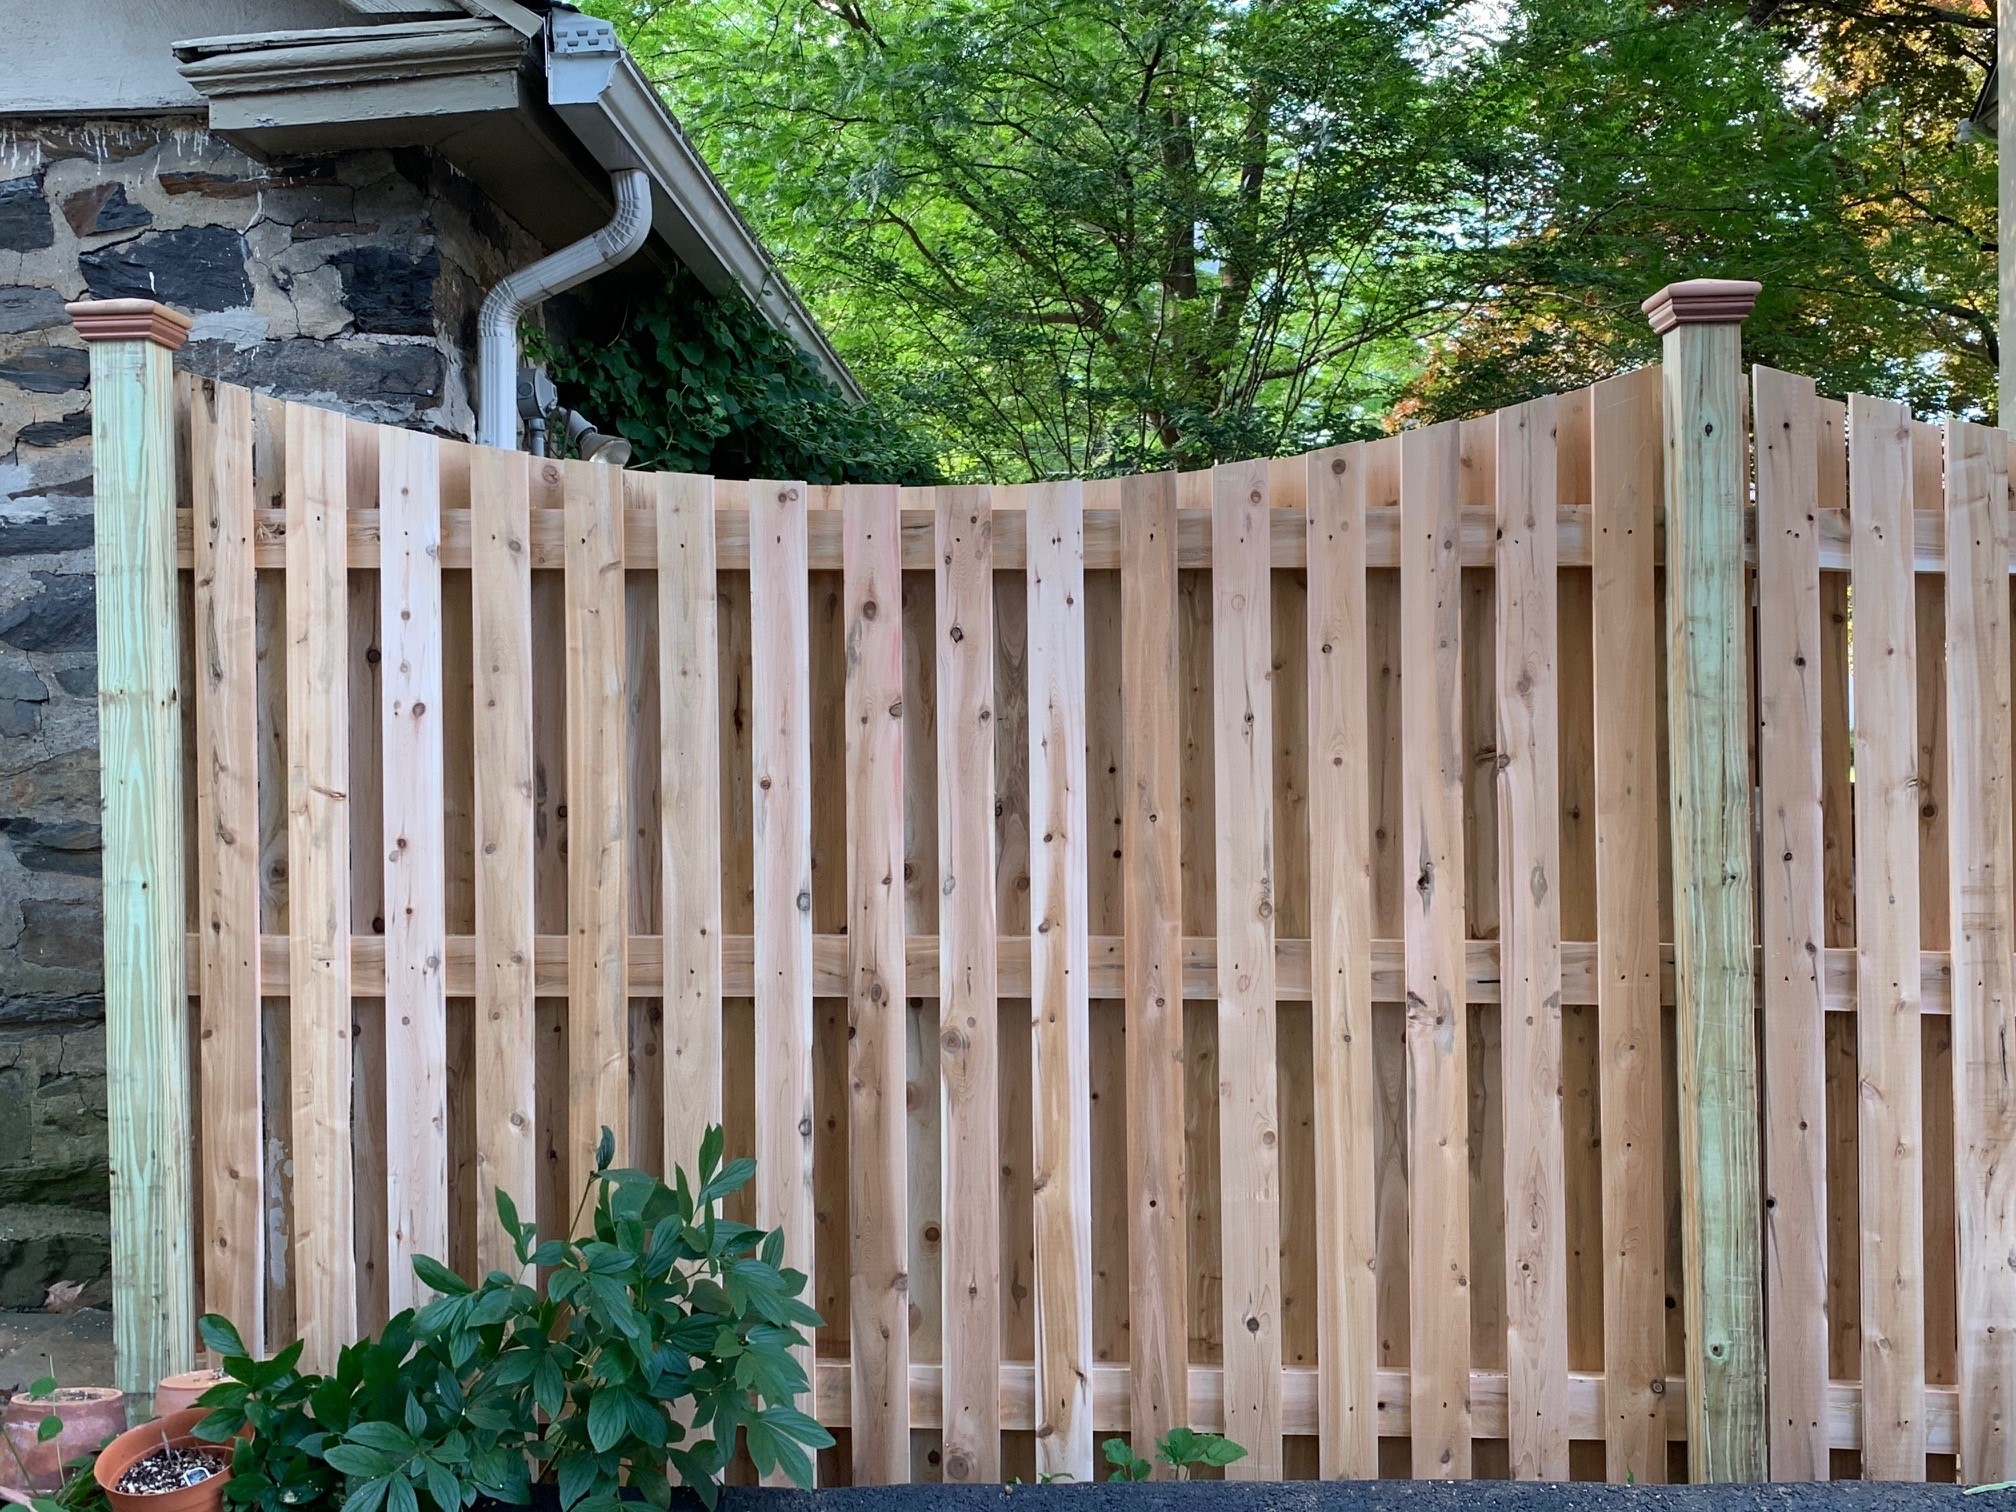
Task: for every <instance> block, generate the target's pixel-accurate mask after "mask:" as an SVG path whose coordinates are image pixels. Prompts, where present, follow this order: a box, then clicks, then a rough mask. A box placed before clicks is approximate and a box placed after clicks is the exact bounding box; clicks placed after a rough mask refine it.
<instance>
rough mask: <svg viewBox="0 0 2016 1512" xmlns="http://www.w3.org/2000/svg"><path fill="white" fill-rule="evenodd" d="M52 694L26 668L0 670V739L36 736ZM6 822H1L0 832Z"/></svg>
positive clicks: (0, 668) (0, 820) (3, 668)
mask: <svg viewBox="0 0 2016 1512" xmlns="http://www.w3.org/2000/svg"><path fill="white" fill-rule="evenodd" d="M47 702H49V690H48V688H47V687H45V686H43V683H42V679H41V678H39V677H37V676H36V675H35V674H34V673H33V672H30V671H29V670H28V669H27V668H26V667H0V736H6V737H8V738H10V739H13V738H18V737H20V736H23V735H33V734H34V733H35V732H36V731H37V730H39V729H41V728H42V705H44V704H45V703H47ZM6 827H7V821H6V820H4V819H0V829H5V828H6Z"/></svg>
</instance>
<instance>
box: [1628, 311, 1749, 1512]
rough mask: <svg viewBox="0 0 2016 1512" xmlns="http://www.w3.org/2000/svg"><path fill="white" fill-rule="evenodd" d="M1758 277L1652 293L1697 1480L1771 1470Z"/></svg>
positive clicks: (1689, 1365)
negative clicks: (1762, 1145)
mask: <svg viewBox="0 0 2016 1512" xmlns="http://www.w3.org/2000/svg"><path fill="white" fill-rule="evenodd" d="M1759 288H1760V286H1759V285H1758V284H1755V283H1750V282H1748V281H1742V280H1733V279H1721V278H1701V279H1693V280H1691V281H1689V282H1686V283H1676V284H1669V285H1667V286H1666V287H1665V288H1663V289H1661V290H1660V291H1659V292H1658V293H1657V294H1654V295H1653V296H1652V297H1651V298H1650V299H1648V300H1646V301H1645V305H1644V309H1645V313H1646V315H1647V316H1649V317H1650V319H1651V322H1652V329H1653V330H1654V331H1656V332H1658V333H1659V335H1660V336H1662V337H1663V338H1664V341H1665V352H1664V357H1663V363H1664V389H1665V395H1666V403H1665V409H1666V634H1667V647H1668V660H1667V676H1666V716H1667V729H1668V736H1669V739H1670V740H1671V752H1672V815H1673V931H1674V935H1675V941H1674V945H1675V958H1676V965H1677V967H1678V971H1677V977H1678V991H1679V1057H1678V1059H1679V1075H1680V1182H1681V1204H1682V1220H1681V1231H1682V1239H1681V1254H1682V1260H1683V1262H1684V1285H1685V1295H1686V1309H1687V1311H1686V1324H1687V1344H1686V1361H1685V1373H1686V1378H1687V1442H1688V1451H1689V1457H1690V1459H1691V1461H1692V1474H1693V1478H1694V1479H1695V1480H1697V1481H1761V1480H1763V1479H1764V1478H1765V1476H1766V1459H1765V1423H1764V1288H1763V1252H1762V1237H1761V1236H1762V1228H1763V1187H1762V1185H1761V1174H1760V1171H1759V1160H1758V1146H1757V1139H1758V1134H1757V1129H1758V1125H1757V1042H1756V988H1755V966H1754V956H1753V940H1752V935H1753V933H1754V931H1753V926H1752V912H1753V906H1754V904H1753V898H1752V887H1751V847H1752V845H1753V844H1754V833H1753V827H1752V821H1751V812H1750V801H1751V781H1750V750H1749V742H1750V662H1749V652H1748V644H1747V642H1748V633H1747V623H1748V616H1749V599H1748V597H1747V595H1746V594H1745V592H1744V580H1743V510H1744V505H1745V504H1746V503H1747V502H1748V498H1749V490H1748V488H1747V486H1746V485H1747V479H1748V475H1747V472H1746V467H1747V455H1746V451H1745V444H1746V443H1745V438H1744V434H1743V356H1742V328H1743V318H1744V317H1745V316H1746V315H1748V314H1749V313H1750V308H1751V306H1752V305H1753V304H1755V303H1756V299H1757V293H1758V290H1759Z"/></svg>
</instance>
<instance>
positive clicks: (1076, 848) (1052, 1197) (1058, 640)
mask: <svg viewBox="0 0 2016 1512" xmlns="http://www.w3.org/2000/svg"><path fill="white" fill-rule="evenodd" d="M1028 513H1029V567H1028V577H1029V621H1028V634H1029V641H1028V668H1029V917H1030V952H1029V988H1030V1001H1029V1012H1030V1020H1031V1024H1032V1026H1033V1030H1034V1041H1033V1044H1032V1047H1031V1068H1032V1071H1033V1075H1034V1082H1033V1086H1034V1092H1033V1100H1034V1106H1035V1110H1036V1117H1035V1145H1034V1155H1035V1164H1034V1167H1033V1170H1034V1179H1035V1192H1036V1209H1035V1218H1036V1399H1037V1423H1036V1468H1037V1473H1038V1474H1040V1475H1058V1476H1066V1475H1068V1476H1070V1477H1071V1478H1072V1479H1074V1480H1079V1481H1088V1480H1090V1479H1091V1478H1092V1473H1093V1471H1092V1403H1091V1379H1092V1107H1091V1100H1090V1092H1091V1073H1092V1065H1091V1054H1092V1052H1091V1022H1090V1014H1091V1007H1090V1003H1089V1001H1088V999H1087V995H1086V994H1087V981H1088V978H1089V977H1090V975H1091V962H1090V958H1089V953H1088V945H1087V939H1086V928H1087V914H1088V911H1089V907H1090V904H1089V902H1088V899H1087V879H1086V864H1087V836H1086V834H1085V826H1086V783H1087V776H1086V770H1085V767H1086V748H1085V735H1086V723H1085V565H1084V564H1085V547H1084V525H1083V520H1084V506H1083V502H1082V494H1081V490H1080V487H1079V485H1078V484H1076V483H1059V484H1032V485H1031V486H1030V489H1029V504H1028Z"/></svg>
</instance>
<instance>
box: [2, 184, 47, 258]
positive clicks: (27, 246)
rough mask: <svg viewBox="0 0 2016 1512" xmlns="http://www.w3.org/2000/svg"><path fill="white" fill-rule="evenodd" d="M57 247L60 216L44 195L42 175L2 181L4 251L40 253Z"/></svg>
mask: <svg viewBox="0 0 2016 1512" xmlns="http://www.w3.org/2000/svg"><path fill="white" fill-rule="evenodd" d="M55 244H56V217H55V216H53V215H51V214H50V213H49V201H48V200H47V199H46V198H44V197H43V194H42V175H41V174H39V173H31V174H29V175H28V176H27V177H26V178H13V179H7V180H5V181H0V252H40V251H41V250H42V249H43V248H44V247H53V246H54V245H55Z"/></svg>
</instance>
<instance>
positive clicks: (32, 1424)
mask: <svg viewBox="0 0 2016 1512" xmlns="http://www.w3.org/2000/svg"><path fill="white" fill-rule="evenodd" d="M47 1417H56V1418H60V1419H61V1420H62V1423H63V1431H62V1432H61V1433H59V1434H58V1435H57V1436H56V1437H55V1438H53V1439H51V1440H49V1442H48V1443H46V1444H45V1443H39V1442H37V1439H38V1436H39V1434H40V1432H41V1427H42V1420H43V1419H44V1418H47ZM0 1424H4V1426H5V1430H6V1433H7V1438H8V1441H9V1442H10V1443H11V1444H12V1445H13V1453H11V1454H9V1453H6V1452H4V1451H0V1486H7V1487H10V1488H12V1489H15V1490H23V1491H54V1490H55V1489H56V1488H57V1487H59V1486H61V1485H62V1484H63V1467H64V1466H65V1465H67V1464H69V1463H70V1461H71V1460H73V1459H75V1458H77V1456H78V1455H80V1454H89V1453H90V1452H91V1451H92V1450H94V1449H96V1448H97V1447H98V1446H99V1445H100V1444H102V1443H104V1442H105V1441H106V1440H107V1439H109V1438H111V1437H112V1436H113V1435H114V1434H117V1433H123V1432H125V1430H126V1393H125V1392H123V1391H115V1390H114V1389H113V1388H112V1387H110V1386H59V1387H58V1388H57V1389H56V1390H54V1391H52V1392H50V1393H49V1394H48V1395H47V1396H39V1397H31V1396H29V1395H28V1393H27V1392H25V1391H20V1392H16V1393H15V1394H14V1395H13V1397H11V1398H10V1399H9V1400H8V1402H7V1407H6V1410H5V1412H4V1413H0ZM23 1465H25V1466H26V1467H27V1470H28V1483H27V1484H26V1485H23V1484H22V1480H21V1469H22V1466H23Z"/></svg>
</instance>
